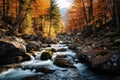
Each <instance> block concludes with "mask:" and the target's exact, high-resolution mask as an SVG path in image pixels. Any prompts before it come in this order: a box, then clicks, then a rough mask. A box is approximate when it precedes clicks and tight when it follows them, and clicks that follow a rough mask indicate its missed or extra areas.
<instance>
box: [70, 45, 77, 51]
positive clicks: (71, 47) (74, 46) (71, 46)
mask: <svg viewBox="0 0 120 80" xmlns="http://www.w3.org/2000/svg"><path fill="white" fill-rule="evenodd" d="M68 49H72V50H76V49H77V45H75V44H70V45H69V46H68Z"/></svg>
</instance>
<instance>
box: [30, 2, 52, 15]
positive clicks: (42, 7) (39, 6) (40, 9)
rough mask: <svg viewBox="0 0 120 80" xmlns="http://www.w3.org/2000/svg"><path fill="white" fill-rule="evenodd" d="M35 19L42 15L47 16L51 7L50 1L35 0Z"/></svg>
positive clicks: (33, 4)
mask: <svg viewBox="0 0 120 80" xmlns="http://www.w3.org/2000/svg"><path fill="white" fill-rule="evenodd" d="M31 7H32V13H33V17H39V16H40V15H44V14H47V12H48V8H49V7H50V2H49V0H35V1H33V2H32V4H31Z"/></svg>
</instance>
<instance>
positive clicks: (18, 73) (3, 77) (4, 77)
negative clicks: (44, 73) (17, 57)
mask: <svg viewBox="0 0 120 80" xmlns="http://www.w3.org/2000/svg"><path fill="white" fill-rule="evenodd" d="M34 75H37V73H35V72H34V71H31V70H22V69H21V68H18V69H9V70H8V71H4V72H2V73H0V80H20V79H21V78H24V77H27V76H34Z"/></svg>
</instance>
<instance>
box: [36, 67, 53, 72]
mask: <svg viewBox="0 0 120 80" xmlns="http://www.w3.org/2000/svg"><path fill="white" fill-rule="evenodd" d="M36 71H37V72H43V73H52V72H54V70H51V69H49V68H46V67H42V68H38V69H36Z"/></svg>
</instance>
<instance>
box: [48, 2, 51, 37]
mask: <svg viewBox="0 0 120 80" xmlns="http://www.w3.org/2000/svg"><path fill="white" fill-rule="evenodd" d="M51 12H52V0H51V2H50V16H49V17H50V26H49V31H48V36H49V37H50V33H51V26H52V13H51Z"/></svg>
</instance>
